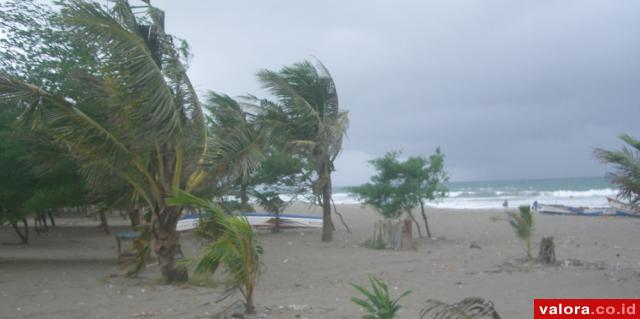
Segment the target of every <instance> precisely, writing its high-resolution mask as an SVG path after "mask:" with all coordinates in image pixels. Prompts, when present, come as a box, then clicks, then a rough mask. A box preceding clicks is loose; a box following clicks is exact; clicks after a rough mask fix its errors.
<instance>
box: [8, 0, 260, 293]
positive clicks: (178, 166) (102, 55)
mask: <svg viewBox="0 0 640 319" xmlns="http://www.w3.org/2000/svg"><path fill="white" fill-rule="evenodd" d="M112 3H113V6H112V8H111V9H108V8H105V7H102V6H100V5H99V4H97V3H95V2H86V1H81V0H68V1H64V2H62V8H61V9H62V10H61V15H62V19H63V22H64V27H65V29H66V30H67V31H68V32H69V33H70V34H72V35H74V36H77V37H81V38H82V39H83V40H84V41H85V43H86V46H85V47H83V48H81V49H82V52H80V53H79V54H84V55H91V56H92V58H93V59H94V60H95V61H96V64H97V65H96V67H95V68H92V69H91V70H87V71H86V73H84V74H81V75H77V76H76V78H75V79H70V80H69V81H76V82H77V83H78V85H81V86H82V87H83V88H84V90H78V91H77V92H76V91H74V92H75V93H74V94H75V95H67V94H65V93H68V92H66V91H61V92H55V91H54V92H49V91H46V90H45V89H43V88H41V87H38V86H35V85H31V84H29V83H26V82H24V81H21V80H20V79H17V78H16V77H12V76H9V75H6V74H2V73H0V96H1V97H5V98H14V99H16V100H17V101H18V103H20V105H21V106H23V107H24V109H25V112H24V114H25V115H24V117H23V120H24V121H25V122H28V123H29V124H30V125H31V127H33V128H34V129H38V130H41V131H43V132H46V133H47V134H48V135H49V136H50V137H51V139H52V140H53V141H54V143H56V144H58V145H59V146H60V147H63V148H64V149H67V150H68V151H69V153H70V154H71V156H72V157H73V158H74V159H75V160H76V161H77V162H78V164H79V165H80V167H81V170H82V172H83V173H84V175H85V176H86V178H87V180H88V181H89V183H90V184H93V185H99V184H100V182H101V181H102V180H104V179H105V178H106V177H107V176H116V177H119V178H121V179H122V180H124V181H126V182H127V183H128V184H129V185H130V186H131V187H132V189H133V191H134V192H135V194H136V196H138V197H139V198H141V199H142V201H143V203H144V206H146V208H147V209H148V210H149V211H150V212H151V215H152V219H151V232H152V234H153V245H152V248H153V250H154V252H155V253H156V255H157V257H158V261H159V264H160V268H161V271H162V274H163V277H164V278H165V280H166V281H167V282H174V281H183V280H186V279H187V274H186V270H185V269H184V268H183V267H178V266H177V265H176V263H175V257H174V256H176V255H177V254H179V251H180V245H179V242H178V236H177V233H176V224H177V221H178V218H179V217H180V214H181V212H182V208H181V207H179V206H167V204H166V200H167V198H169V197H171V196H172V195H173V194H175V193H176V192H177V191H179V190H181V189H185V190H188V191H191V190H195V189H196V188H197V187H198V185H199V184H200V183H201V182H202V180H203V179H204V178H205V177H206V176H207V171H208V170H207V165H223V166H224V165H227V164H228V163H230V162H239V163H243V164H247V165H248V166H251V165H252V163H254V162H255V161H251V160H247V161H243V160H237V159H239V158H240V157H241V156H244V155H252V154H253V153H248V154H247V153H246V152H244V151H242V152H241V153H238V152H235V153H234V151H236V150H246V149H248V148H249V149H250V147H249V146H247V145H246V144H243V143H247V142H248V143H250V142H251V141H250V139H247V138H238V139H235V140H233V141H232V142H233V143H230V144H224V141H219V140H215V141H212V142H211V143H213V144H212V146H214V147H208V144H209V143H208V141H207V131H206V126H205V120H204V116H203V112H202V107H201V105H200V102H199V100H198V97H197V95H196V93H195V90H194V89H193V86H192V85H191V82H190V80H189V77H188V76H187V74H186V62H185V61H186V58H187V56H188V53H187V52H186V50H183V49H184V48H185V47H186V46H178V45H177V44H176V42H177V40H176V39H175V38H173V37H172V36H170V35H168V34H166V33H165V32H164V13H163V12H162V11H161V10H159V9H157V8H155V7H153V6H150V5H149V6H146V16H144V17H142V18H139V17H138V16H136V15H135V14H134V13H133V11H132V8H131V6H130V5H129V3H128V1H127V0H115V1H113V2H112ZM234 156H235V157H234ZM236 160H237V161H236ZM237 165H240V164H237ZM248 166H247V167H245V168H244V169H249V168H248Z"/></svg>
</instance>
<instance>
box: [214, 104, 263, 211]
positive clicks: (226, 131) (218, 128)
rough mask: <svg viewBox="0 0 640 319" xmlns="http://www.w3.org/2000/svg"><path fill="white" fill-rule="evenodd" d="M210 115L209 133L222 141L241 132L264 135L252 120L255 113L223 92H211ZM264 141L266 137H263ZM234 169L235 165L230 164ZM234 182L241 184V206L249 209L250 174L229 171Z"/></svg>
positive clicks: (246, 209)
mask: <svg viewBox="0 0 640 319" xmlns="http://www.w3.org/2000/svg"><path fill="white" fill-rule="evenodd" d="M204 107H205V108H206V109H207V111H208V113H209V115H208V116H207V124H208V127H209V134H210V135H211V136H215V137H216V138H217V139H219V140H221V141H225V140H228V139H230V138H231V139H232V138H234V137H235V136H238V135H241V134H243V133H244V134H250V135H252V136H256V137H263V136H261V135H260V134H259V130H257V127H256V126H255V123H254V122H253V121H251V120H252V118H253V117H254V115H253V114H250V113H249V112H247V111H245V110H244V109H243V105H242V104H241V103H240V102H238V101H237V100H235V99H234V98H232V97H230V96H228V95H226V94H221V93H216V92H209V94H208V96H207V99H206V101H205V103H204ZM261 141H263V142H264V138H262V139H261ZM262 146H263V145H262ZM230 167H231V169H232V170H233V165H230ZM229 173H231V174H228V175H230V176H231V177H232V180H233V182H234V184H236V185H237V186H240V208H241V209H242V210H245V211H248V210H250V209H251V206H250V205H249V195H248V190H247V189H248V187H249V176H248V174H242V173H240V174H237V173H236V174H234V173H233V172H229ZM238 175H239V176H238Z"/></svg>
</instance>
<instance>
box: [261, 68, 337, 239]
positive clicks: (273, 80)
mask: <svg viewBox="0 0 640 319" xmlns="http://www.w3.org/2000/svg"><path fill="white" fill-rule="evenodd" d="M257 76H258V79H259V81H260V82H261V83H262V86H263V87H264V88H266V89H268V90H269V91H270V92H271V93H272V94H273V95H274V96H276V97H277V99H278V102H279V103H263V105H262V106H263V108H265V109H267V110H266V111H265V113H266V118H267V120H269V121H270V122H271V127H273V128H275V129H276V130H278V131H280V132H281V133H282V134H284V136H286V138H287V140H288V141H290V142H289V144H290V145H292V146H294V147H295V148H296V149H297V150H299V151H301V152H303V154H305V156H306V157H307V158H308V160H309V162H310V163H312V165H313V170H314V171H315V173H316V175H317V177H316V180H315V181H314V187H313V189H314V193H315V194H316V196H317V198H318V201H319V203H320V205H321V206H322V211H323V214H322V217H323V226H322V240H323V241H331V240H332V237H333V223H332V222H331V192H332V191H331V173H332V172H333V171H334V161H335V159H336V157H337V156H338V154H339V153H340V150H341V149H342V139H343V136H344V134H345V132H346V129H347V125H348V113H347V112H345V111H340V108H339V104H338V93H337V91H336V85H335V83H334V81H333V78H332V77H331V74H329V71H328V70H327V68H326V67H325V66H324V65H323V64H322V63H320V62H318V64H317V66H314V65H313V64H312V63H310V62H309V61H303V62H300V63H296V64H294V65H292V66H285V67H283V68H282V69H281V70H280V71H278V72H274V71H270V70H262V71H260V72H258V74H257Z"/></svg>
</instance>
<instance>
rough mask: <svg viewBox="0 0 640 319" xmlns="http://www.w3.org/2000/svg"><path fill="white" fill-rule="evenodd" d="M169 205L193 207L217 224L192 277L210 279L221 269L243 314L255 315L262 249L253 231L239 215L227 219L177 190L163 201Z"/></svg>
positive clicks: (213, 206) (214, 208)
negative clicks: (237, 296)
mask: <svg viewBox="0 0 640 319" xmlns="http://www.w3.org/2000/svg"><path fill="white" fill-rule="evenodd" d="M167 203H168V204H169V205H172V206H173V205H176V206H181V207H193V208H197V209H200V210H203V211H205V212H206V213H207V214H209V216H211V220H213V221H215V224H216V225H217V227H216V229H215V232H214V234H212V236H211V237H212V238H215V239H214V240H213V241H212V242H211V243H209V244H208V245H207V246H206V247H205V248H204V249H203V251H202V255H201V256H199V257H197V258H196V259H194V260H193V262H194V264H195V270H194V272H195V275H196V276H203V275H204V276H210V275H213V274H214V273H215V272H216V271H217V270H218V269H224V271H226V272H227V273H228V274H229V275H230V278H231V281H230V285H231V288H232V289H231V290H230V292H233V291H239V292H240V293H241V294H242V296H243V298H244V304H245V312H246V313H247V314H253V313H255V306H254V299H253V294H254V291H255V288H256V285H257V281H258V276H259V275H260V268H261V265H262V264H261V261H260V259H261V255H262V253H263V250H262V247H261V246H260V245H259V244H258V241H257V239H256V236H255V233H254V231H253V228H252V227H251V225H250V224H249V222H248V221H247V219H246V218H244V217H242V216H229V215H226V214H225V213H224V212H223V210H222V209H221V208H220V207H219V206H218V205H216V204H215V203H213V202H210V201H206V200H203V199H201V198H198V197H196V196H193V195H191V194H189V193H186V192H183V191H179V192H178V193H177V194H176V195H175V196H174V197H171V198H169V199H167Z"/></svg>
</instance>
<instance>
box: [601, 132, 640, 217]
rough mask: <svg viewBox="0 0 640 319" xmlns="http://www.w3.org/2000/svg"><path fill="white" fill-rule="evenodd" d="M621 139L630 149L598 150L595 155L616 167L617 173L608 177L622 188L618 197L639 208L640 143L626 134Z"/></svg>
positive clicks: (603, 161)
mask: <svg viewBox="0 0 640 319" xmlns="http://www.w3.org/2000/svg"><path fill="white" fill-rule="evenodd" d="M620 139H621V140H623V141H624V142H625V143H627V144H628V147H623V148H622V150H619V151H607V150H604V149H596V150H595V155H596V157H597V158H598V159H600V161H601V162H602V163H605V164H612V165H613V166H614V168H615V170H616V171H615V172H613V173H609V174H608V176H609V178H610V179H611V182H612V183H613V184H615V185H617V186H618V187H620V193H619V194H618V196H619V197H621V198H625V199H628V200H629V201H630V202H631V203H632V204H633V205H636V206H637V205H638V204H639V203H640V141H639V140H637V139H634V138H633V137H631V136H629V135H626V134H623V135H621V136H620Z"/></svg>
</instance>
